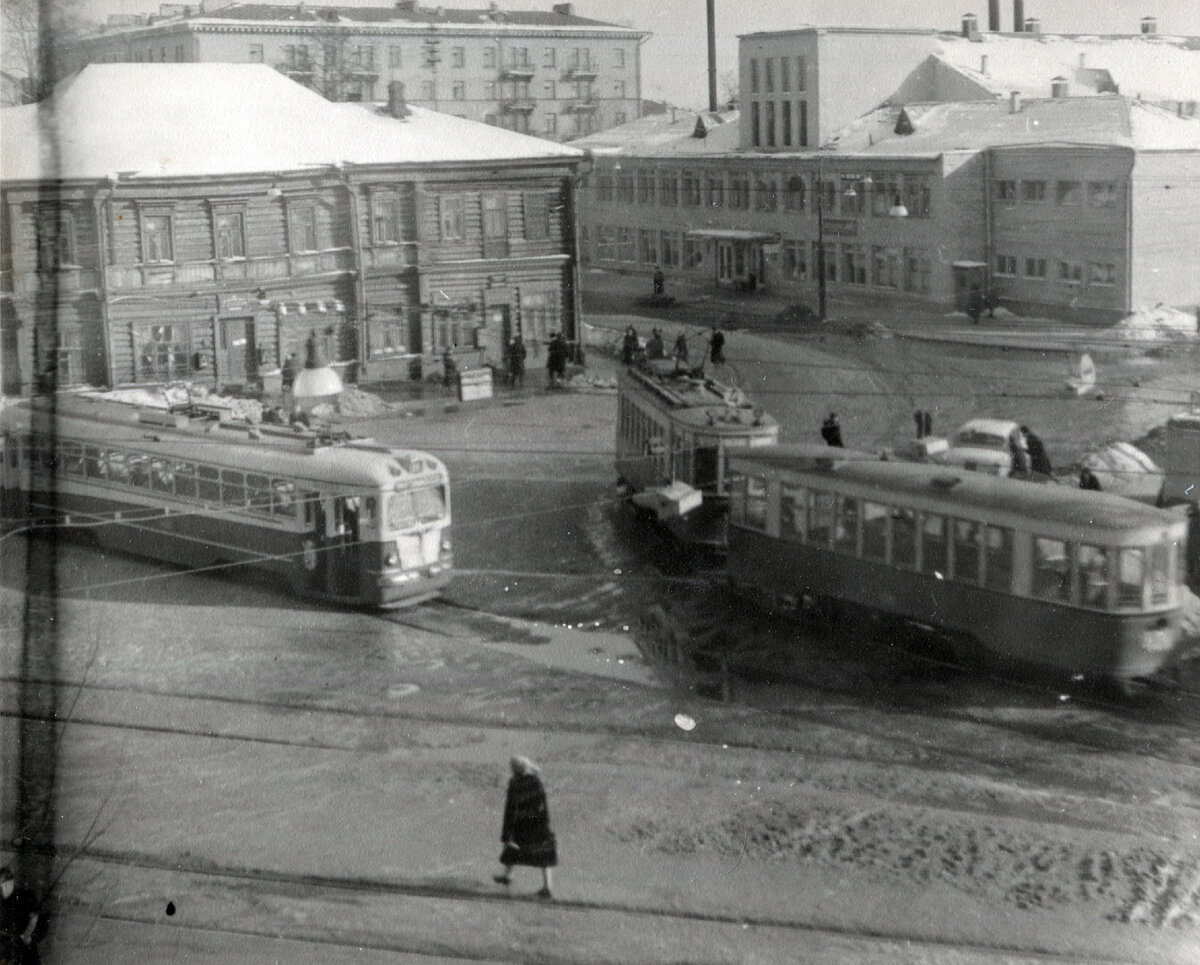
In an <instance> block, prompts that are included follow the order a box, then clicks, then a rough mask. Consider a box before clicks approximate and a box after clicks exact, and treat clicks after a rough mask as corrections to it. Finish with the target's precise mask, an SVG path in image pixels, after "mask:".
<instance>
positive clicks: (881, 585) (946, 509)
mask: <svg viewBox="0 0 1200 965" xmlns="http://www.w3.org/2000/svg"><path fill="white" fill-rule="evenodd" d="M730 472H731V474H732V480H731V484H730V486H731V506H730V537H729V551H728V572H729V575H730V579H731V581H732V582H733V584H734V586H735V587H736V588H738V589H740V590H741V591H743V592H745V593H747V594H749V595H751V596H753V597H756V598H757V599H759V600H760V601H761V602H765V603H768V604H769V605H772V606H782V607H787V608H799V607H801V606H804V605H808V604H816V605H817V606H819V607H820V606H828V605H831V606H832V607H833V608H835V609H836V608H838V607H843V606H847V605H849V606H851V607H853V608H858V609H861V610H866V611H869V612H871V613H873V614H874V615H875V616H877V617H881V618H882V619H883V620H884V623H885V625H887V624H895V625H897V626H905V625H908V626H913V625H916V626H922V627H928V626H929V625H930V624H933V625H934V627H936V629H937V630H938V631H939V633H940V634H941V635H942V636H943V639H946V640H948V641H949V643H950V645H951V647H952V649H953V651H954V655H955V656H956V657H957V658H958V659H959V660H961V661H962V662H964V663H971V664H978V663H983V664H987V663H996V664H999V665H1008V666H1011V667H1014V668H1017V667H1021V666H1028V667H1035V668H1052V669H1053V670H1056V671H1062V672H1064V673H1066V674H1067V675H1071V676H1080V675H1082V677H1084V678H1085V679H1101V680H1107V681H1110V682H1116V683H1118V684H1120V685H1122V687H1123V689H1129V685H1130V684H1131V682H1133V681H1136V680H1139V679H1141V678H1146V677H1150V676H1151V675H1153V674H1154V673H1155V672H1156V671H1158V670H1159V669H1161V668H1163V667H1164V666H1169V662H1170V660H1171V657H1172V654H1173V651H1174V650H1175V648H1176V644H1177V642H1178V639H1179V621H1180V607H1181V599H1182V598H1181V592H1180V584H1182V582H1183V578H1184V573H1183V568H1184V565H1183V558H1184V549H1185V544H1186V539H1187V520H1186V519H1185V518H1183V517H1182V516H1181V515H1179V514H1176V513H1173V512H1170V511H1167V510H1163V509H1158V508H1155V507H1152V506H1147V505H1144V504H1142V503H1137V502H1133V501H1132V500H1128V499H1124V498H1122V497H1120V496H1114V495H1111V494H1108V493H1100V492H1092V491H1085V490H1080V489H1075V488H1072V487H1067V486H1030V485H1028V484H1025V483H1022V482H1020V481H1015V480H1012V479H1007V478H1003V477H996V476H990V475H986V474H983V473H976V472H965V471H961V470H957V469H954V468H948V467H939V466H936V465H929V464H921V463H907V462H888V461H881V460H880V459H879V457H878V456H875V457H872V456H870V455H869V454H866V453H863V454H857V455H856V454H853V453H838V452H834V451H831V450H830V449H829V448H828V447H815V446H778V447H772V448H769V449H762V450H752V451H746V452H738V453H735V454H733V455H732V456H731V458H730Z"/></svg>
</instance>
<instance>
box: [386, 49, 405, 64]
mask: <svg viewBox="0 0 1200 965" xmlns="http://www.w3.org/2000/svg"><path fill="white" fill-rule="evenodd" d="M401 49H402V48H400V47H397V46H394V45H393V46H391V47H388V66H389V67H391V68H393V69H394V68H396V67H401V66H403V58H402V57H401V54H400V51H401Z"/></svg>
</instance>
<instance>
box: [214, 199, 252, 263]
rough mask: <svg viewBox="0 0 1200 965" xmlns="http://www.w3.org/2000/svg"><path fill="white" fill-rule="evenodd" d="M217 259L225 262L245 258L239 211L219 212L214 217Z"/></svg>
mask: <svg viewBox="0 0 1200 965" xmlns="http://www.w3.org/2000/svg"><path fill="white" fill-rule="evenodd" d="M216 234H217V245H216V247H217V257H218V258H221V259H224V260H226V261H228V260H231V259H234V258H245V257H246V232H245V224H244V221H243V219H242V213H241V212H240V211H219V212H217V216H216Z"/></svg>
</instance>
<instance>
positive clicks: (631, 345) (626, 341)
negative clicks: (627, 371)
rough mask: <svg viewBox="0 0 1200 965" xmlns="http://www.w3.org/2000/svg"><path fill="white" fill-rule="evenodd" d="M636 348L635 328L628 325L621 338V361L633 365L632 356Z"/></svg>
mask: <svg viewBox="0 0 1200 965" xmlns="http://www.w3.org/2000/svg"><path fill="white" fill-rule="evenodd" d="M637 350H638V333H637V329H636V328H634V327H633V326H632V325H630V326H629V327H628V328H626V329H625V337H624V338H623V339H621V361H622V362H623V363H625V364H626V365H633V360H634V357H635V356H636V355H637Z"/></svg>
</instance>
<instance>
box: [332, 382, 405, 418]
mask: <svg viewBox="0 0 1200 965" xmlns="http://www.w3.org/2000/svg"><path fill="white" fill-rule="evenodd" d="M318 408H320V407H318ZM397 408H398V407H397V406H395V405H393V404H392V403H390V402H385V401H384V400H383V399H381V398H380V397H379V396H377V395H375V393H373V392H364V391H363V390H362V389H359V388H357V387H355V386H352V385H348V386H346V388H345V389H343V390H342V394H341V395H340V396H338V400H337V411H338V412H340V413H341V414H342V415H344V416H350V417H352V418H356V419H359V418H367V417H369V416H377V415H388V414H390V413H392V412H395V411H396V409H397Z"/></svg>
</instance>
